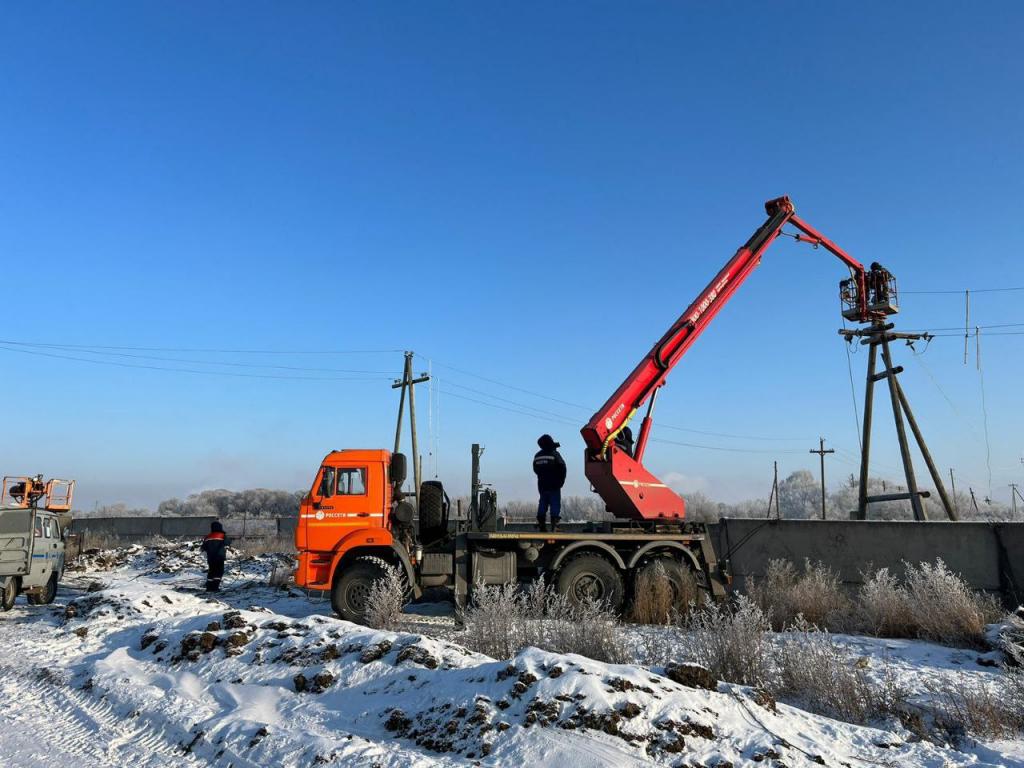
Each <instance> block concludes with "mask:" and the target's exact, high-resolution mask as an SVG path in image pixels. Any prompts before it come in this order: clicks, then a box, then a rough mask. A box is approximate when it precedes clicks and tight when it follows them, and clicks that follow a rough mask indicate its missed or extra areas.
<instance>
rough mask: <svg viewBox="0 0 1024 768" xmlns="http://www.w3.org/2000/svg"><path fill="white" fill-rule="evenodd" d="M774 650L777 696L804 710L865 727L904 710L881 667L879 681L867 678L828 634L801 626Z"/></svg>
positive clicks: (903, 694) (902, 696)
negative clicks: (799, 705) (786, 698)
mask: <svg viewBox="0 0 1024 768" xmlns="http://www.w3.org/2000/svg"><path fill="white" fill-rule="evenodd" d="M789 631H790V633H791V634H789V635H788V636H787V637H786V638H785V639H783V640H782V642H781V644H780V645H779V647H778V649H777V655H776V658H775V660H776V663H777V664H778V681H777V685H778V687H777V692H778V693H779V694H780V695H784V696H788V697H790V698H791V699H793V700H794V701H796V702H797V703H800V704H802V705H803V706H804V707H805V708H806V709H809V710H811V711H813V712H819V713H821V714H826V715H829V716H831V717H835V718H838V719H841V720H845V721H847V722H851V723H869V722H875V721H878V720H881V719H883V718H887V717H891V716H892V715H895V714H899V713H901V712H902V711H904V710H905V708H906V703H907V696H908V694H907V691H905V690H904V689H903V688H901V687H900V686H899V685H898V684H897V682H896V677H895V675H894V674H893V673H892V672H891V670H890V669H889V668H888V666H887V665H886V662H885V661H878V660H875V663H880V664H883V665H886V666H885V668H884V669H883V670H882V679H881V681H880V682H876V681H875V680H874V679H873V677H872V676H871V674H869V672H868V669H869V664H870V663H871V662H870V661H869V660H868V659H867V658H857V657H854V656H852V655H851V654H850V653H848V652H847V651H846V650H845V649H844V648H843V647H842V646H840V645H838V644H837V643H836V642H835V641H834V640H833V638H832V636H831V635H830V634H829V633H828V632H822V631H819V630H818V629H817V628H815V627H813V626H810V625H808V624H807V623H806V622H803V621H802V620H801V621H799V622H798V623H797V624H796V625H795V626H793V627H790V630H789Z"/></svg>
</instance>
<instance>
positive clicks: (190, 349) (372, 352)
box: [0, 339, 403, 355]
mask: <svg viewBox="0 0 1024 768" xmlns="http://www.w3.org/2000/svg"><path fill="white" fill-rule="evenodd" d="M0 344H15V345H19V346H29V347H58V348H62V349H111V350H124V351H126V352H208V353H211V354H234V355H382V354H392V353H399V354H400V353H401V352H402V351H403V350H401V349H307V350H300V349H215V348H211V347H129V346H111V345H105V344H52V343H44V342H28V341H10V340H2V339H0Z"/></svg>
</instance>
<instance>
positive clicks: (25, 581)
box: [0, 475, 74, 611]
mask: <svg viewBox="0 0 1024 768" xmlns="http://www.w3.org/2000/svg"><path fill="white" fill-rule="evenodd" d="M73 491H74V481H65V480H50V481H47V482H45V483H44V482H43V479H42V475H38V476H36V477H34V478H30V477H5V478H4V481H3V487H2V490H0V610H4V611H9V610H10V609H11V608H12V607H13V606H14V601H15V600H16V599H17V597H18V595H19V594H24V595H25V597H26V598H27V599H28V601H29V603H31V604H33V605H45V604H48V603H52V602H53V599H54V597H56V595H57V584H58V582H59V581H60V579H61V577H62V576H63V574H64V536H65V531H64V528H63V525H62V521H61V514H62V513H66V512H67V511H68V510H70V509H71V496H72V493H73Z"/></svg>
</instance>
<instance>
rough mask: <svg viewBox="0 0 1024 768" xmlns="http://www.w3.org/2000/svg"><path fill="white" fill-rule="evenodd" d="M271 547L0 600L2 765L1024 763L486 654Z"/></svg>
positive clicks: (905, 644)
mask: <svg viewBox="0 0 1024 768" xmlns="http://www.w3.org/2000/svg"><path fill="white" fill-rule="evenodd" d="M229 565H230V563H229ZM275 566H284V562H283V560H282V559H280V558H278V557H276V556H273V555H265V556H259V557H255V558H245V559H243V560H241V561H239V562H236V563H235V564H234V565H233V566H232V567H230V569H229V572H228V575H227V578H226V579H225V583H226V590H225V591H224V592H222V593H221V594H220V595H218V596H217V597H216V599H211V598H210V597H208V596H207V595H206V594H205V593H203V592H200V591H199V588H200V586H201V580H202V572H201V568H200V559H199V556H198V553H197V552H195V550H194V549H191V548H189V547H187V546H186V547H171V548H166V549H158V550H154V549H143V548H134V549H131V550H127V551H121V552H119V553H117V554H113V555H111V554H109V553H101V554H99V555H94V556H90V557H87V558H86V564H85V568H84V569H83V570H80V571H76V572H69V574H68V576H67V578H66V580H65V584H64V585H62V588H61V590H60V592H59V595H58V599H57V602H56V603H55V604H54V605H53V606H49V607H33V606H29V605H28V604H27V603H25V602H24V600H23V599H21V600H19V601H18V604H17V605H16V607H15V608H14V609H13V610H12V611H10V612H9V613H7V614H3V615H0V649H2V654H0V701H2V707H0V765H2V766H26V767H32V766H40V767H43V766H45V767H46V768H52V767H53V766H61V768H65V767H66V766H83V767H87V766H125V765H132V766H138V767H139V768H141V767H143V766H205V765H225V766H227V765H231V766H239V767H241V766H278V765H280V766H300V765H301V766H308V765H339V766H341V765H345V766H382V767H385V766H396V767H397V766H403V767H404V766H435V765H436V766H466V765H487V766H505V765H509V766H517V767H518V766H537V765H556V766H565V767H566V768H569V767H572V768H576V767H577V766H579V767H580V768H586V767H588V766H595V767H596V766H651V765H657V766H722V768H727V766H737V767H738V766H745V765H751V766H752V765H771V766H811V765H828V766H837V767H838V766H849V767H852V766H860V765H872V766H878V765H882V766H936V767H937V766H986V765H1001V766H1012V765H1024V743H1022V742H1002V743H994V744H984V745H982V744H975V745H972V746H970V747H965V748H964V749H963V751H958V750H955V749H951V748H943V747H939V746H936V745H933V744H929V743H924V742H914V741H912V740H911V738H910V735H909V734H907V733H899V732H894V731H892V730H877V729H874V728H867V727H861V726H855V725H850V724H846V723H841V722H838V721H835V720H830V719H828V718H825V717H821V716H818V715H813V714H810V713H808V712H806V711H803V710H801V709H797V708H794V707H789V706H786V705H784V704H777V705H774V704H773V703H772V702H770V701H765V700H763V699H761V698H759V697H758V696H756V695H755V694H754V693H753V692H752V691H750V690H749V689H744V688H741V687H739V686H731V685H725V684H719V685H718V688H717V690H714V691H711V690H704V689H702V688H694V687H688V686H686V685H682V684H680V683H678V682H675V681H673V680H672V679H670V678H669V677H668V676H666V674H665V670H664V669H661V668H659V667H655V668H650V669H648V668H644V667H641V666H635V665H609V664H603V663H600V662H596V661H592V660H589V659H586V658H583V657H579V656H571V655H570V656H566V655H559V654H552V653H547V652H543V651H539V650H537V649H527V650H525V651H523V652H521V653H520V654H518V655H517V656H516V657H515V658H514V659H512V660H511V661H496V660H494V659H490V658H487V657H485V656H481V655H479V654H475V653H473V652H470V651H468V650H466V649H465V648H463V647H461V646H459V645H458V644H457V642H456V641H457V638H458V634H457V632H456V630H455V628H454V626H453V622H452V621H451V619H450V617H447V616H445V615H444V613H445V611H444V610H443V608H442V607H440V606H437V605H433V606H431V605H426V606H422V605H421V606H414V607H413V608H412V609H411V611H410V614H411V615H410V616H409V617H408V618H409V621H408V626H409V627H410V628H413V629H415V631H416V632H418V633H419V634H413V633H409V632H404V633H394V632H380V631H375V630H370V629H366V628H364V627H359V626H356V625H353V624H350V623H347V622H344V621H341V620H338V619H335V618H333V617H332V616H331V615H330V607H329V605H328V604H327V603H326V602H324V601H322V600H319V601H318V600H310V599H309V598H307V597H306V596H305V595H303V594H301V593H299V592H296V591H294V590H287V589H276V588H272V587H270V586H268V585H267V578H268V576H269V574H270V571H271V570H272V569H273V568H274V567H275ZM90 589H91V590H92V591H87V590H90ZM650 631H654V630H650ZM659 631H661V632H663V633H664V635H663V636H662V637H661V638H659V639H660V640H661V641H664V642H665V643H671V642H672V637H671V630H659ZM637 633H638V635H637V642H639V641H640V639H641V638H639V634H642V631H641V630H637ZM648 640H649V639H648ZM841 641H842V642H843V643H844V644H847V645H849V647H850V648H851V649H853V650H854V652H855V653H857V654H859V655H863V656H864V657H866V658H868V659H878V658H882V657H883V656H884V657H887V658H888V659H889V660H890V661H889V663H890V666H891V667H892V668H894V669H896V670H898V673H899V674H900V675H901V676H905V677H906V678H907V679H909V680H921V679H924V678H925V677H927V676H932V677H934V676H941V675H959V674H966V675H972V676H976V675H992V674H996V672H995V671H994V670H993V669H992V668H990V667H984V666H980V665H979V664H978V654H977V653H971V652H967V651H960V650H953V649H948V648H943V647H940V646H934V645H929V644H925V643H917V642H909V641H892V640H877V639H873V638H861V637H843V638H841Z"/></svg>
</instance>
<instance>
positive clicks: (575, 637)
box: [458, 580, 628, 663]
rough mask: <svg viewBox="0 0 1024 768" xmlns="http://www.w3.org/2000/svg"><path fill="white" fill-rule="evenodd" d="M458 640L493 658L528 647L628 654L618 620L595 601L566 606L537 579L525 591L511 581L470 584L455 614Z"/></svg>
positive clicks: (621, 658)
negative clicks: (466, 600)
mask: <svg viewBox="0 0 1024 768" xmlns="http://www.w3.org/2000/svg"><path fill="white" fill-rule="evenodd" d="M459 618H460V621H461V623H462V624H463V626H464V631H463V633H462V634H461V635H460V636H459V638H458V639H459V642H461V643H462V644H463V645H465V646H467V647H468V648H471V649H473V650H475V651H479V652H480V653H484V654H486V655H488V656H491V657H493V658H496V659H507V658H511V657H512V656H514V655H515V654H516V653H518V652H519V651H520V650H522V649H523V648H526V647H527V646H535V647H537V648H542V649H544V650H547V651H552V652H555V653H576V654H579V655H581V656H587V657H589V658H591V659H597V660H598V661H606V662H611V663H623V662H625V661H628V654H627V651H626V648H625V645H624V643H623V641H622V638H621V631H620V627H619V623H618V618H617V617H616V616H615V614H614V613H613V612H612V611H610V610H608V608H607V607H606V606H604V605H602V604H600V603H596V602H591V603H585V604H583V605H580V606H573V605H570V603H569V601H568V600H566V599H565V597H563V596H562V595H559V594H557V593H556V592H555V591H554V590H553V589H552V588H551V587H548V586H546V585H545V584H544V582H543V580H539V581H536V582H534V583H533V584H531V585H530V587H529V588H528V589H527V590H526V591H525V592H524V591H521V590H519V589H518V588H517V586H516V585H515V584H506V585H504V586H498V585H484V584H478V585H476V586H475V587H474V588H473V601H472V603H471V604H470V605H469V606H468V607H467V608H466V609H465V610H464V611H462V612H461V613H460V615H459Z"/></svg>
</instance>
